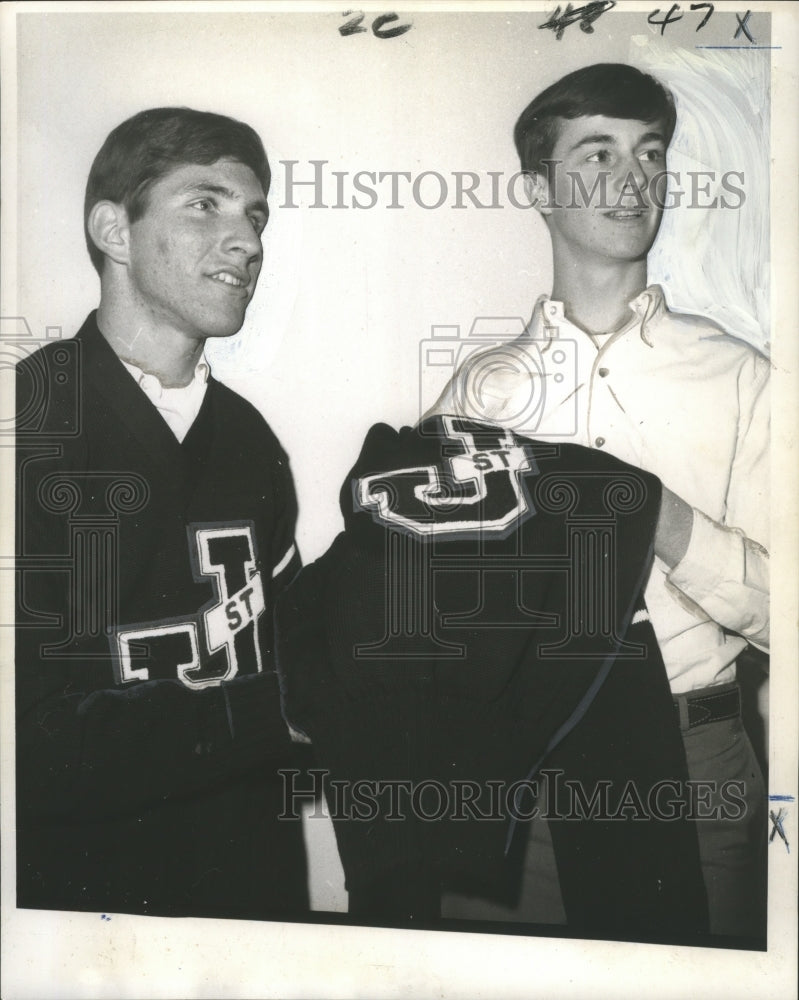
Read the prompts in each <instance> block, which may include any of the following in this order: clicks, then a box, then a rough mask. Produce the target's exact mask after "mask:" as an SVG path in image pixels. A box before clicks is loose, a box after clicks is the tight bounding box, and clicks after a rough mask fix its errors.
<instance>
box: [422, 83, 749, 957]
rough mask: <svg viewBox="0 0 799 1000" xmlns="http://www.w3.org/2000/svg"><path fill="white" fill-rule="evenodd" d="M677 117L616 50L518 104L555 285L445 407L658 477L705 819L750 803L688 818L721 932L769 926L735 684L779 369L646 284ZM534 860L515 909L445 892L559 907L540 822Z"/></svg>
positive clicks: (670, 650)
mask: <svg viewBox="0 0 799 1000" xmlns="http://www.w3.org/2000/svg"><path fill="white" fill-rule="evenodd" d="M675 122H676V114H675V108H674V103H673V100H672V97H671V95H670V94H669V93H668V92H667V91H666V90H665V89H664V88H663V87H662V86H661V85H660V84H659V83H658V82H657V81H655V80H654V79H653V78H652V77H650V76H647V75H646V74H643V73H641V72H639V71H638V70H636V69H634V68H632V67H630V66H624V65H616V64H600V65H595V66H590V67H587V68H585V69H581V70H578V71H576V72H574V73H571V74H569V75H568V76H566V77H564V78H562V79H561V80H559V81H558V82H556V83H555V84H553V85H552V86H551V87H549V88H548V89H547V90H545V91H544V92H543V93H541V94H540V95H539V96H538V97H536V98H535V100H533V101H532V103H531V104H530V105H529V106H528V107H527V108H526V109H525V111H524V112H523V113H522V115H521V117H520V118H519V120H518V122H517V125H516V128H515V132H514V139H515V143H516V147H517V150H518V153H519V156H520V159H521V166H522V170H523V171H524V172H525V175H526V183H527V188H528V191H529V193H530V195H531V198H532V199H533V201H534V203H535V204H536V207H537V208H538V211H539V212H540V214H541V215H542V216H543V218H544V219H545V222H546V224H547V228H548V231H549V234H550V238H551V240H552V249H553V263H554V277H553V288H552V295H551V297H548V296H544V297H542V298H541V299H540V300H539V301H538V302H537V303H536V306H535V310H534V312H533V317H532V320H531V322H530V324H529V325H528V328H527V330H526V331H525V333H524V334H523V335H522V336H521V337H519V338H518V339H517V340H516V341H514V342H513V343H512V344H505V345H503V346H502V348H501V349H499V350H498V351H496V352H493V351H491V350H489V351H487V352H484V353H482V354H479V355H476V356H473V357H471V358H469V359H468V360H467V363H466V364H465V365H464V366H463V367H462V368H461V370H460V371H459V372H457V373H456V375H455V377H454V378H453V381H452V383H451V384H450V386H449V387H448V388H447V390H446V391H445V393H444V395H443V396H442V398H441V399H440V400H439V401H438V403H437V404H436V407H435V408H434V409H435V410H436V411H437V412H457V413H464V414H466V415H469V416H472V417H476V418H481V419H488V420H492V421H496V422H499V423H503V424H505V425H507V426H511V427H513V429H514V430H516V431H517V432H518V433H521V434H526V435H528V436H530V437H542V438H544V439H546V440H550V441H569V442H572V443H577V444H581V445H585V446H588V447H591V448H597V449H602V450H604V451H607V452H609V453H610V454H613V455H615V456H616V457H618V458H621V459H622V460H624V461H626V462H628V463H630V464H632V465H636V466H638V467H640V468H642V469H645V470H647V471H648V472H652V473H654V474H655V475H657V476H658V477H659V478H660V479H661V481H662V483H663V487H664V493H663V502H662V505H661V510H660V518H659V521H658V530H657V534H656V537H655V556H656V559H655V563H654V566H653V568H652V571H651V574H650V577H649V582H648V585H647V587H646V592H645V597H646V604H647V608H648V612H649V615H650V618H651V622H652V625H653V627H654V631H655V634H656V636H657V638H658V642H659V645H660V648H661V652H662V655H663V660H664V663H665V666H666V671H667V674H668V679H669V683H670V686H671V690H672V694H673V696H674V704H675V724H678V725H679V726H680V728H681V731H682V736H683V743H684V746H685V752H686V758H687V764H688V773H689V777H690V779H691V780H692V781H696V782H708V783H712V788H713V791H712V793H706V795H708V794H709V795H710V798H709V799H707V803H706V804H707V815H708V816H710V815H712V814H713V812H714V809H713V806H714V804H716V805H717V804H718V801H719V794H720V790H721V789H722V788H723V787H724V786H725V783H727V787H729V783H730V782H738V783H740V788H741V789H742V797H743V799H744V801H745V810H744V814H743V816H742V817H738V818H735V819H728V818H724V817H723V816H722V818H720V819H719V818H716V819H710V818H708V819H702V820H700V821H698V822H697V824H696V827H697V834H698V838H699V849H700V857H701V861H702V869H703V875H704V881H705V887H706V890H707V895H708V904H709V912H710V930H711V933H713V934H720V935H732V936H743V937H749V938H757V939H761V938H762V939H763V940H764V935H765V873H766V855H765V847H766V794H765V788H764V785H763V779H762V776H761V773H760V768H759V766H758V763H757V760H756V757H755V754H754V752H753V750H752V746H751V743H750V741H749V738H748V736H747V734H746V732H745V731H744V729H743V725H742V722H741V718H740V694H739V690H738V687H737V686H736V683H735V681H736V658H737V657H739V655H740V654H741V653H742V651H743V650H744V649H745V648H746V646H747V643H752V644H753V645H754V646H756V647H758V648H760V649H762V650H766V649H767V648H768V626H769V593H768V591H769V579H768V553H767V550H766V546H767V545H768V503H769V479H768V420H769V415H768V374H769V365H768V362H767V361H766V359H765V358H763V357H762V356H761V355H760V354H758V353H757V351H755V350H754V349H753V348H751V347H750V346H749V345H748V344H746V343H745V342H743V341H741V340H738V339H736V338H735V337H734V336H731V335H730V334H728V333H727V332H726V331H724V330H722V329H721V328H720V327H719V326H717V325H716V324H714V323H713V322H711V321H709V320H707V319H705V318H704V317H701V316H695V315H683V314H679V313H676V312H673V311H671V310H670V309H669V308H668V305H667V302H666V299H665V297H664V294H663V291H662V290H661V289H660V288H659V287H657V286H649V287H648V286H647V254H648V253H649V250H650V248H651V247H652V244H653V242H654V239H655V236H656V235H657V232H658V228H659V225H660V221H661V216H662V211H663V205H664V183H663V182H664V180H665V178H664V176H663V175H664V172H665V169H666V150H667V148H668V145H669V142H670V141H671V138H672V135H673V132H674V127H675ZM559 338H560V339H562V340H563V341H565V342H573V343H574V344H576V352H575V358H576V371H575V373H574V378H573V379H569V378H566V379H563V380H560V379H556V378H555V377H554V376H555V374H556V371H557V367H556V366H555V365H553V364H552V363H551V362H552V358H553V356H554V354H555V353H556V351H557V350H558V339H559ZM542 363H543V366H542ZM536 371H541V372H543V375H542V380H541V381H537V379H536V376H535V375H534V374H531V373H535V372H536ZM478 390H479V391H478ZM532 412H534V413H535V419H534V420H533V421H530V420H529V419H528V417H529V414H530V413H532ZM525 421H527V422H525ZM702 787H704V786H702ZM722 813H723V810H722ZM526 864H527V873H526V882H525V891H524V892H523V898H522V902H521V903H520V906H519V907H518V908H517V909H516V910H515V911H514V912H512V913H511V912H508V911H507V910H503V909H502V908H497V907H491V906H488V907H487V906H485V905H482V904H481V903H480V902H479V901H477V900H473V899H471V900H470V899H466V898H462V897H455V896H452V897H450V898H449V900H448V901H445V906H444V913H445V915H447V916H453V917H472V918H479V917H486V918H494V919H517V920H541V921H548V922H560V921H562V920H563V919H564V917H563V910H562V905H561V903H560V901H559V899H558V898H557V897H558V891H557V881H558V879H557V876H556V875H555V872H554V862H553V860H552V852H551V848H550V845H549V837H548V834H547V829H546V823H545V822H542V821H539V820H536V821H535V822H534V824H533V833H532V836H531V838H530V844H529V847H528V855H527V862H526ZM542 887H547V888H546V890H545V889H544V888H542Z"/></svg>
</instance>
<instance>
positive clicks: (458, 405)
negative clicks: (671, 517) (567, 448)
mask: <svg viewBox="0 0 799 1000" xmlns="http://www.w3.org/2000/svg"><path fill="white" fill-rule="evenodd" d="M630 309H631V316H630V322H629V323H628V324H627V325H626V326H624V327H622V329H620V330H618V331H616V332H613V333H610V334H605V335H600V336H596V335H594V336H593V337H592V336H591V335H590V334H588V333H586V332H585V331H584V330H581V329H580V328H579V327H577V326H575V325H574V324H573V323H571V322H570V321H569V320H568V319H567V318H566V316H565V315H564V312H563V305H562V304H561V303H560V302H555V301H554V300H551V299H547V298H546V297H543V298H542V299H539V301H538V303H537V304H536V307H535V310H534V313H533V318H532V320H531V322H530V324H529V326H528V329H527V331H526V332H525V333H524V334H523V335H522V336H521V337H519V338H517V339H516V340H515V341H513V342H512V344H510V345H503V346H502V348H501V350H500V352H499V355H501V359H502V361H501V363H497V364H494V365H493V366H492V361H491V359H492V352H493V351H495V350H496V349H495V348H492V349H489V350H488V351H487V352H485V353H484V354H483V355H482V360H483V361H484V362H485V363H484V364H482V368H481V364H480V362H478V363H477V364H475V362H474V359H470V363H469V365H468V366H467V365H464V366H463V368H462V369H461V370H460V371H459V372H458V373H456V375H455V376H454V378H453V380H452V382H451V383H450V385H449V386H448V388H447V390H445V392H444V394H443V395H442V397H441V399H440V400H439V401H438V403H437V404H436V406H435V407H434V410H433V411H434V412H438V413H441V412H450V413H452V412H454V413H460V414H462V415H464V416H470V417H473V418H475V419H483V420H485V419H488V420H494V421H496V422H498V423H501V424H503V425H505V426H509V427H511V428H512V429H513V430H515V431H517V432H518V433H520V434H524V435H526V436H528V437H534V438H539V439H541V440H553V441H568V442H571V443H574V444H581V445H584V446H587V447H594V448H601V449H602V450H603V451H607V452H608V453H610V454H612V455H615V456H616V457H617V458H620V459H622V460H623V461H625V462H628V463H630V464H631V465H635V466H638V467H639V468H642V469H645V470H646V471H648V472H652V473H654V474H655V475H656V476H658V477H659V478H660V480H661V481H662V482H663V484H664V485H665V486H667V487H668V488H669V489H670V490H672V492H674V493H676V494H677V495H678V496H680V497H682V498H683V499H684V500H685V501H686V502H687V503H688V504H690V505H691V506H692V507H693V508H694V523H693V530H692V534H691V541H690V544H689V546H688V551H687V552H686V554H685V556H684V557H683V559H682V560H681V561H680V562H679V563H678V564H677V566H675V567H674V568H673V569H672V570H671V571H669V569H668V567H667V566H666V565H665V564H664V563H662V562H661V561H660V560H657V559H656V560H655V565H654V566H653V569H652V572H651V574H650V578H649V582H648V585H647V587H646V594H645V598H646V603H647V607H648V609H649V614H650V617H651V620H652V625H653V627H654V630H655V634H656V635H657V638H658V641H659V644H660V647H661V651H662V654H663V659H664V662H665V664H666V670H667V673H668V676H669V680H670V683H671V687H672V690H673V691H674V692H675V693H682V692H685V691H690V690H695V689H697V688H701V687H705V686H708V685H711V684H720V683H726V682H728V681H731V680H734V678H735V666H734V664H735V658H736V656H737V655H738V654H739V653H740V652H741V650H742V649H743V648H744V647H745V645H746V640H747V639H748V640H749V641H751V642H753V643H754V644H755V645H758V646H760V647H762V648H767V646H768V625H769V595H768V554H767V552H766V549H765V546H767V545H768V505H769V470H768V441H769V410H768V406H769V400H768V374H769V363H768V361H767V360H766V359H765V358H764V357H762V355H760V354H758V352H757V351H755V350H754V349H753V348H751V347H750V346H749V345H748V344H746V343H744V342H743V341H740V340H737V339H736V338H734V337H731V336H730V335H728V334H726V333H725V332H724V331H723V330H722V329H721V328H720V327H718V326H716V325H715V324H714V323H712V322H711V321H710V320H707V319H704V318H703V317H701V316H694V315H680V314H677V313H674V312H671V311H670V310H669V309H668V308H667V305H666V302H665V299H664V296H663V292H662V290H661V289H660V288H659V287H657V286H652V287H650V288H648V289H646V290H645V291H644V292H642V293H641V295H639V296H638V297H637V298H636V299H634V300H633V301H632V302H631V303H630ZM499 355H497V356H499ZM509 357H515V359H516V364H515V365H514V364H509ZM514 367H515V368H516V371H514V370H513V369H514ZM478 369H481V372H482V376H481V374H480V372H479V371H478ZM486 373H489V374H488V375H487V376H486ZM470 379H471V380H473V382H474V384H475V385H478V384H479V394H478V393H476V392H473V391H470V387H469V385H468V384H467V383H468V382H469V380H470ZM731 633H738V634H731ZM742 637H745V638H742Z"/></svg>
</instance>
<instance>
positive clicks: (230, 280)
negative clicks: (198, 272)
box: [209, 271, 249, 288]
mask: <svg viewBox="0 0 799 1000" xmlns="http://www.w3.org/2000/svg"><path fill="white" fill-rule="evenodd" d="M209 277H210V278H212V279H213V280H214V281H220V282H221V283H222V284H223V285H230V286H231V288H246V286H247V285H248V284H249V281H247V280H246V279H245V278H242V277H241V276H240V275H238V274H234V273H233V272H232V271H216V272H215V273H214V274H211V275H209Z"/></svg>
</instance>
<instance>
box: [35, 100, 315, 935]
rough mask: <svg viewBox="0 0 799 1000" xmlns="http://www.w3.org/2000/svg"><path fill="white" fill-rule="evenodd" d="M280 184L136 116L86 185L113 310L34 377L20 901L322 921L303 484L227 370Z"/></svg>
mask: <svg viewBox="0 0 799 1000" xmlns="http://www.w3.org/2000/svg"><path fill="white" fill-rule="evenodd" d="M269 183H270V172H269V164H268V161H267V158H266V154H265V152H264V149H263V145H262V143H261V140H260V139H259V137H258V136H257V134H256V133H255V132H254V131H253V130H252V129H251V128H250V127H249V126H248V125H245V124H243V123H241V122H238V121H234V120H233V119H230V118H227V117H225V116H222V115H217V114H212V113H208V112H200V111H195V110H191V109H188V108H156V109H152V110H149V111H143V112H141V113H139V114H137V115H135V116H134V117H132V118H131V119H129V120H127V121H125V122H123V123H122V124H121V125H119V126H118V127H117V128H116V129H114V130H113V132H112V133H111V134H110V135H109V136H108V138H107V139H106V142H105V143H104V145H103V147H102V149H101V150H100V152H99V153H98V155H97V157H96V158H95V161H94V164H93V166H92V169H91V172H90V176H89V180H88V184H87V189H86V199H85V216H84V217H85V230H86V240H87V245H88V248H89V253H90V255H91V257H92V261H93V263H94V265H95V267H96V269H97V271H98V273H99V275H100V284H101V293H100V303H99V308H98V309H97V311H96V312H95V313H92V314H91V315H90V316H89V317H88V319H87V320H86V322H85V323H84V324H83V326H82V328H81V329H80V331H79V332H78V334H77V336H76V337H75V338H74V339H72V340H65V341H58V342H56V343H52V344H50V345H48V346H46V347H44V348H43V349H42V350H40V351H38V352H36V353H34V354H33V355H31V356H30V357H29V358H28V359H27V360H26V361H25V362H23V363H22V364H21V365H20V366H19V368H18V379H17V461H18V465H17V496H18V506H17V569H18V581H19V582H18V589H17V597H18V610H17V646H16V700H17V845H18V868H17V903H18V906H20V907H33V908H47V909H75V910H102V911H113V910H116V911H119V912H132V913H145V914H160V915H181V916H184V915H187V916H215V917H237V918H260V919H270V918H285V917H290V916H297V915H299V914H301V913H303V912H304V911H306V910H307V907H308V900H307V887H306V865H305V854H304V846H303V840H302V830H301V826H300V824H299V822H297V821H292V820H291V819H287V820H280V819H279V818H278V817H279V814H280V812H281V807H282V791H281V789H282V786H281V785H280V783H279V782H278V778H277V769H278V768H279V767H281V766H287V765H288V766H292V765H293V764H295V763H296V759H295V749H294V747H293V744H292V743H291V741H290V738H289V734H288V731H287V728H286V726H285V724H284V722H283V720H282V717H281V712H280V696H279V690H278V685H277V680H276V675H275V672H274V662H273V627H272V605H273V601H274V599H275V597H276V595H277V594H278V593H279V592H280V590H281V589H282V588H283V587H284V586H285V585H286V583H288V582H289V580H290V579H291V578H292V577H293V575H294V574H295V573H296V571H297V569H298V567H299V557H298V554H297V550H296V547H295V544H294V526H295V520H296V500H295V495H294V488H293V484H292V479H291V473H290V470H289V466H288V459H287V457H286V454H285V452H284V451H283V449H282V448H281V447H280V444H279V442H278V441H277V439H276V438H275V436H274V434H273V433H272V432H271V430H270V429H269V427H268V426H267V424H266V423H265V422H264V420H263V418H262V417H261V416H260V414H259V413H258V412H257V411H256V410H255V409H254V408H253V407H252V406H251V405H250V404H249V403H247V402H245V400H243V399H242V398H241V397H239V396H238V395H236V394H235V393H233V392H232V391H231V390H230V389H228V388H226V387H225V386H223V385H222V384H220V383H219V382H217V381H216V380H215V379H214V378H213V376H212V375H211V374H210V371H209V366H208V363H207V361H206V360H205V356H204V353H203V348H204V344H205V341H206V340H207V339H208V338H209V337H230V336H232V335H233V334H235V333H237V332H238V331H239V329H240V328H241V325H242V323H243V321H244V315H245V312H246V309H247V306H248V304H249V302H250V300H251V298H252V295H253V292H254V290H255V286H256V282H257V280H258V276H259V272H260V269H261V264H262V246H261V235H262V233H263V230H264V228H265V226H266V224H267V219H268V214H269V212H268V207H267V201H266V198H267V193H268V190H269Z"/></svg>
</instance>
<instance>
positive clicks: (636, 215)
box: [605, 208, 648, 221]
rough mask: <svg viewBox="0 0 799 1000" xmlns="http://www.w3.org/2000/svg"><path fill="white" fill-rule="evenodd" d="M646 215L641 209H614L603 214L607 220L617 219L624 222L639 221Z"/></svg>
mask: <svg viewBox="0 0 799 1000" xmlns="http://www.w3.org/2000/svg"><path fill="white" fill-rule="evenodd" d="M647 214H648V213H647V212H646V210H645V209H643V208H615V209H612V210H611V211H610V212H605V215H606V216H607V218H609V219H618V220H619V221H624V220H626V219H641V218H643V217H644V216H645V215H647Z"/></svg>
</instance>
